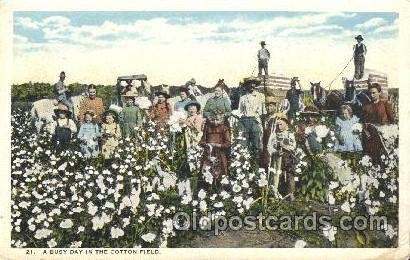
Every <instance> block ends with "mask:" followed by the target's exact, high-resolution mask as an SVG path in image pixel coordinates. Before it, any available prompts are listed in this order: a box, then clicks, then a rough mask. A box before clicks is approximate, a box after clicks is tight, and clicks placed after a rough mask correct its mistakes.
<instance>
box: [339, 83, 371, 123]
mask: <svg viewBox="0 0 410 260" xmlns="http://www.w3.org/2000/svg"><path fill="white" fill-rule="evenodd" d="M343 82H344V86H345V96H344V100H345V104H346V105H349V106H350V107H351V108H352V110H353V114H355V115H356V116H358V117H359V118H360V119H362V117H363V112H362V108H363V106H364V105H366V104H368V103H370V102H371V99H370V97H369V96H368V95H367V92H366V91H363V90H357V89H356V86H355V85H354V81H353V80H347V79H343Z"/></svg>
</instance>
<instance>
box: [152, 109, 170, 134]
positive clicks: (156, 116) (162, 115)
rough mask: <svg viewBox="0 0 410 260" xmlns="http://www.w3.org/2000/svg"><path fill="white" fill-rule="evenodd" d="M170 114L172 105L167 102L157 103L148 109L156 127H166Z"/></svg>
mask: <svg viewBox="0 0 410 260" xmlns="http://www.w3.org/2000/svg"><path fill="white" fill-rule="evenodd" d="M171 114H172V107H171V105H170V104H169V103H168V102H164V103H157V104H155V105H153V106H151V108H150V110H149V115H150V117H151V119H152V121H154V122H155V123H156V126H157V128H158V129H160V128H166V127H167V122H168V120H169V118H170V116H171Z"/></svg>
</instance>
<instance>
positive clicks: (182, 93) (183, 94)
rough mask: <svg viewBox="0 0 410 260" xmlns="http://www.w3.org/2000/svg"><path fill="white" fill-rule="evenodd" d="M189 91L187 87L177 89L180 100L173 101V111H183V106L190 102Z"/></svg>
mask: <svg viewBox="0 0 410 260" xmlns="http://www.w3.org/2000/svg"><path fill="white" fill-rule="evenodd" d="M188 95H189V91H188V89H187V88H184V87H181V88H180V89H179V97H180V98H181V100H178V101H177V102H175V105H174V111H185V106H186V105H187V104H188V103H190V102H191V99H190V98H189V97H188Z"/></svg>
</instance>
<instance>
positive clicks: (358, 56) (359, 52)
mask: <svg viewBox="0 0 410 260" xmlns="http://www.w3.org/2000/svg"><path fill="white" fill-rule="evenodd" d="M355 39H356V41H357V43H356V44H355V45H354V46H353V60H354V78H355V79H361V78H362V77H363V73H364V61H365V58H364V56H365V55H366V53H367V48H366V45H364V44H363V40H364V39H363V37H362V36H361V35H357V36H356V37H355Z"/></svg>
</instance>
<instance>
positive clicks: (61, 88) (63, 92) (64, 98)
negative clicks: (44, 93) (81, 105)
mask: <svg viewBox="0 0 410 260" xmlns="http://www.w3.org/2000/svg"><path fill="white" fill-rule="evenodd" d="M64 80H65V72H64V71H62V72H60V80H59V81H58V82H57V83H56V84H55V85H54V94H55V97H56V99H57V103H59V102H61V103H63V104H64V105H66V106H67V107H68V110H69V111H70V112H71V113H73V112H74V106H73V101H72V100H71V93H70V91H69V90H68V89H67V87H66V86H65V85H64Z"/></svg>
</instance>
